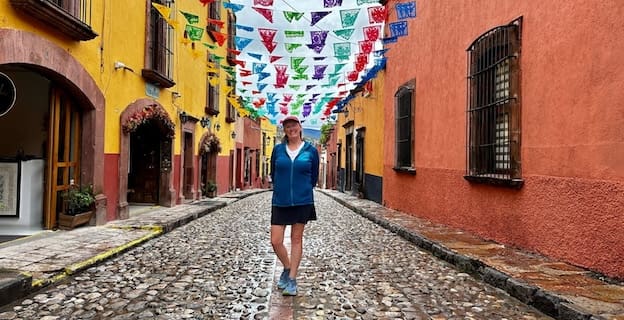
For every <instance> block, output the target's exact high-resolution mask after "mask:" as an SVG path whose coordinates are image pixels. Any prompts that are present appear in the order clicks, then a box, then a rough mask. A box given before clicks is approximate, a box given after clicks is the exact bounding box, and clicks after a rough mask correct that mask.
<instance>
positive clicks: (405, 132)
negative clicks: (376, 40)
mask: <svg viewBox="0 0 624 320" xmlns="http://www.w3.org/2000/svg"><path fill="white" fill-rule="evenodd" d="M417 5H418V8H417V17H416V18H413V19H409V20H407V21H408V35H406V36H402V37H399V38H398V41H397V42H396V43H393V44H389V45H387V47H388V48H389V51H388V52H387V53H386V56H387V58H388V60H387V69H386V71H387V72H386V78H385V85H384V87H385V88H384V90H385V91H384V93H385V94H384V96H385V98H384V99H385V101H384V106H385V128H386V129H385V135H386V137H388V140H387V141H388V143H386V144H385V147H384V148H385V150H384V174H383V177H384V184H383V199H384V204H385V205H386V206H388V207H390V208H394V209H397V210H401V211H404V212H409V213H411V214H414V215H416V216H419V217H423V218H426V219H429V220H433V221H436V222H439V223H443V224H446V225H450V226H453V227H458V228H461V229H464V230H468V231H471V232H475V233H477V234H479V235H481V236H482V237H484V238H487V239H492V240H495V241H497V242H500V243H503V244H507V245H512V246H518V247H521V248H525V249H527V250H530V251H533V252H539V253H541V254H545V255H547V256H551V257H554V258H557V259H562V260H565V261H568V262H570V263H572V264H575V265H578V266H582V267H586V268H589V269H592V270H594V271H597V272H600V273H603V274H606V275H609V276H613V277H619V278H624V250H622V243H624V233H623V232H621V230H623V229H624V214H623V211H622V208H624V106H623V105H622V101H624V90H622V89H623V87H624V65H622V64H621V63H620V62H621V57H622V52H624V43H623V42H622V41H619V35H618V33H617V32H614V30H620V29H622V27H624V20H622V19H621V12H622V8H623V7H622V3H621V2H620V1H616V0H611V1H601V2H599V3H598V2H594V3H589V2H586V1H580V0H570V1H565V2H540V3H537V2H534V1H528V0H525V1H490V0H473V1H420V2H417ZM393 8H394V2H390V3H389V4H388V12H389V17H388V22H389V23H392V22H396V21H397V14H396V11H394V10H393ZM389 33H390V31H389V30H386V34H387V35H389ZM397 115H400V116H401V117H399V116H397ZM405 119H407V122H405V121H406V120H405ZM406 194H411V195H412V196H410V197H406V196H405V195H406Z"/></svg>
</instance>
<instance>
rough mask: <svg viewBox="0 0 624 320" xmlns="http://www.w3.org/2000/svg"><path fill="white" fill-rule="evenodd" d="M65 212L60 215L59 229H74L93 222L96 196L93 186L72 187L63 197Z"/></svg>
mask: <svg viewBox="0 0 624 320" xmlns="http://www.w3.org/2000/svg"><path fill="white" fill-rule="evenodd" d="M61 197H62V199H63V210H62V212H60V213H59V228H61V229H72V228H74V227H77V226H80V225H83V224H86V223H88V222H89V220H91V216H92V215H93V211H94V204H95V196H94V195H93V188H92V187H91V186H76V185H73V184H72V185H71V186H70V187H69V189H67V190H66V191H65V192H63V193H62V195H61Z"/></svg>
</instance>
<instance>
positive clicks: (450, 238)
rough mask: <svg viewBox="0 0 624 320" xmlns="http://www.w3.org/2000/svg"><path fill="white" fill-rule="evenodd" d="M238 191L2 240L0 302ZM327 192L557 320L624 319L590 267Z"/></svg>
mask: <svg viewBox="0 0 624 320" xmlns="http://www.w3.org/2000/svg"><path fill="white" fill-rule="evenodd" d="M265 191H266V190H261V189H260V190H258V189H256V190H244V191H237V192H231V193H228V194H225V195H222V196H220V197H217V198H213V199H208V200H203V201H195V202H193V203H190V204H184V205H178V206H176V207H173V208H159V209H157V210H155V211H149V212H146V213H143V214H140V215H138V216H135V217H132V218H130V219H127V220H118V221H112V222H110V223H108V224H106V225H104V226H98V227H82V228H77V229H75V230H72V231H56V232H46V233H43V234H41V235H38V236H35V237H30V238H26V239H19V240H14V241H12V242H9V243H6V244H2V245H0V305H4V304H6V303H9V302H12V301H14V300H16V299H18V298H20V297H23V296H25V295H27V294H29V293H32V292H34V291H36V290H38V289H40V288H42V287H44V286H47V285H50V284H52V283H55V282H56V281H59V280H61V279H63V278H65V277H67V276H70V275H72V274H74V273H76V272H79V271H81V270H84V269H86V268H88V267H90V266H92V265H95V264H97V263H99V262H101V261H104V260H106V259H108V258H111V257H113V256H115V255H117V254H119V253H121V252H124V251H126V250H128V249H130V248H132V247H134V246H137V245H139V244H141V243H143V242H145V241H148V240H150V239H152V238H154V237H157V236H160V235H162V234H164V233H166V232H169V231H171V230H173V229H174V228H176V227H178V226H181V225H184V224H186V223H188V222H190V221H192V220H194V219H197V218H199V217H202V216H204V215H206V214H208V213H210V212H212V211H214V210H217V209H219V208H222V207H224V206H226V205H227V204H228V203H231V202H233V201H237V200H239V199H242V198H245V197H247V196H250V195H253V194H256V193H259V192H265ZM317 191H319V192H322V193H323V194H326V195H328V196H329V197H331V198H333V199H335V200H336V201H338V202H339V203H341V204H343V205H345V206H347V207H349V208H350V209H352V210H354V211H355V212H357V213H358V214H360V215H362V216H364V217H366V218H368V219H370V220H371V221H374V222H375V223H377V224H379V225H381V226H383V227H385V228H387V229H389V230H391V231H393V232H395V233H397V234H398V235H400V236H402V237H404V238H405V239H407V240H409V241H411V242H412V243H414V244H415V245H417V246H419V247H422V248H424V249H426V250H428V251H430V252H432V254H433V255H435V256H437V257H439V258H440V259H443V260H446V261H448V262H449V263H451V264H453V265H455V266H456V267H457V268H458V269H460V270H463V271H465V272H467V273H470V274H472V275H473V276H475V277H477V278H480V279H482V280H483V281H485V282H487V283H489V284H491V285H493V286H495V287H498V288H501V289H502V290H505V291H507V292H508V293H509V294H510V295H512V296H514V297H516V298H517V299H519V300H520V301H522V302H524V303H526V304H529V305H532V306H534V307H535V308H537V309H539V310H540V311H542V312H544V313H546V314H548V315H551V316H553V317H554V318H557V319H575V320H577V319H578V320H580V319H591V320H598V319H612V320H624V284H623V283H615V282H607V281H606V280H605V281H602V280H600V279H598V278H596V277H594V276H593V274H592V273H591V272H589V271H587V270H584V269H581V268H578V267H575V266H572V265H569V264H566V263H563V262H559V261H552V260H549V259H547V258H545V257H541V256H538V255H534V254H529V253H526V252H523V251H520V250H515V249H512V248H508V247H505V246H503V245H500V244H497V243H494V242H491V241H485V240H483V239H480V238H478V237H476V236H474V235H471V234H468V233H465V232H462V231H459V230H455V229H451V228H448V227H444V226H441V225H436V224H433V223H431V222H429V221H426V220H422V219H418V218H416V217H413V216H410V215H407V214H405V213H401V212H398V211H395V210H391V209H388V208H385V207H383V206H381V205H379V204H377V203H375V202H373V201H369V200H364V199H358V198H356V197H353V196H350V195H347V194H344V193H341V192H338V191H335V190H321V189H317Z"/></svg>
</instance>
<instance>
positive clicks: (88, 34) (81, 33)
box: [11, 0, 98, 41]
mask: <svg viewBox="0 0 624 320" xmlns="http://www.w3.org/2000/svg"><path fill="white" fill-rule="evenodd" d="M11 4H12V5H13V7H15V8H16V9H17V10H19V11H22V12H23V13H25V14H27V15H28V16H31V17H33V18H34V19H36V20H38V21H41V22H42V23H44V24H46V25H48V26H54V29H56V30H58V31H60V32H62V33H63V34H65V35H67V36H69V37H70V38H72V39H74V40H77V41H86V40H91V39H94V38H95V37H97V36H98V34H97V33H95V32H94V31H93V29H91V26H90V25H88V24H86V23H84V22H83V21H81V20H80V19H78V18H77V17H74V16H73V15H71V14H70V13H69V12H67V11H65V10H63V9H61V8H59V7H58V6H56V5H54V4H53V3H51V2H50V1H40V0H11Z"/></svg>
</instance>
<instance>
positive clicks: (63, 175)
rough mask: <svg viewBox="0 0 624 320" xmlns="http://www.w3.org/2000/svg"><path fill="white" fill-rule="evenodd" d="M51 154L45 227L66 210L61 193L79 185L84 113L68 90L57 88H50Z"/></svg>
mask: <svg viewBox="0 0 624 320" xmlns="http://www.w3.org/2000/svg"><path fill="white" fill-rule="evenodd" d="M50 92H51V93H50V119H49V121H50V122H49V126H48V137H49V138H48V142H47V143H48V144H47V150H48V156H47V168H48V170H47V171H46V178H47V182H48V183H47V184H46V192H45V201H44V205H45V209H44V226H45V228H46V229H53V228H54V227H56V224H57V220H58V217H57V216H58V213H59V212H61V211H62V210H63V201H62V194H63V192H65V190H67V189H69V187H70V186H71V185H72V184H75V185H80V141H81V136H82V130H81V126H80V123H81V122H80V119H81V113H80V111H79V109H78V108H77V106H76V104H75V103H73V102H72V101H71V99H70V98H69V97H68V95H67V94H66V93H64V92H63V91H61V90H60V89H57V88H52V89H51V91H50Z"/></svg>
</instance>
